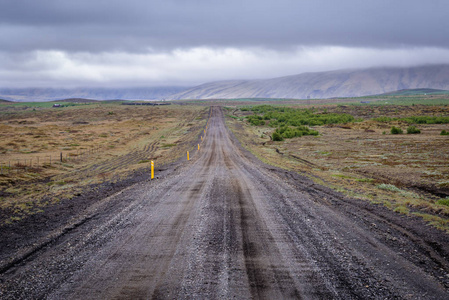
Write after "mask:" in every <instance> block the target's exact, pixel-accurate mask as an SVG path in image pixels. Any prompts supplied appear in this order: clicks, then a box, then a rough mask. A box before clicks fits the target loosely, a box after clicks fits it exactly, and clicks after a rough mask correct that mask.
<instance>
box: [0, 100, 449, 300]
mask: <svg viewBox="0 0 449 300" xmlns="http://www.w3.org/2000/svg"><path fill="white" fill-rule="evenodd" d="M163 174H165V175H163ZM163 174H162V173H161V175H158V173H156V176H159V178H158V179H156V180H153V181H151V182H149V181H144V182H140V183H138V184H135V185H133V186H131V187H129V188H127V189H125V190H123V191H121V192H119V193H117V194H115V195H113V196H111V197H107V198H105V199H102V200H100V201H98V202H97V203H96V204H95V205H94V206H92V207H91V208H90V209H89V210H88V211H86V212H84V214H83V215H82V216H80V217H79V220H78V221H77V222H75V223H74V224H72V225H71V226H68V227H66V228H64V229H63V230H61V231H60V232H58V233H54V236H55V237H54V238H53V239H52V240H51V242H49V243H47V244H45V245H44V246H42V247H40V248H37V249H36V251H34V252H33V253H31V254H30V255H27V256H26V257H24V258H23V259H22V260H19V261H17V262H15V263H14V264H11V265H9V266H7V267H5V268H3V270H2V272H1V274H0V276H1V277H0V298H1V299H18V298H28V299H36V298H48V299H229V298H237V299H250V298H254V299H259V298H260V299H284V298H294V299H295V298H296V299H301V298H303V299H391V298H402V299H448V298H449V293H448V282H449V281H448V280H449V278H448V274H449V266H448V260H447V256H446V255H447V253H448V239H447V236H446V235H445V234H443V233H441V232H438V231H437V230H435V229H432V228H429V227H426V226H424V224H423V223H420V222H419V221H418V220H415V219H411V218H406V217H404V216H399V215H397V214H395V213H392V212H389V211H388V210H386V209H383V208H382V207H376V206H373V205H370V204H366V203H362V202H358V201H356V200H350V199H346V198H344V197H342V196H341V195H338V194H337V193H335V192H333V191H331V190H328V189H326V188H324V187H322V186H318V185H315V184H313V182H312V181H310V180H309V179H307V178H306V177H302V176H300V175H298V174H293V173H290V172H287V171H284V170H281V169H277V168H274V167H271V166H267V165H264V164H263V163H262V162H260V161H258V160H257V159H256V158H254V157H253V156H252V155H250V154H249V153H247V152H246V151H245V150H243V148H242V147H241V146H240V144H239V143H238V141H236V139H235V138H234V137H233V135H232V133H230V132H229V131H228V129H227V128H226V126H225V123H224V117H223V112H222V110H221V109H220V107H212V108H211V115H210V119H209V124H208V128H207V135H206V137H205V139H204V142H203V143H202V145H201V150H200V151H199V152H198V153H196V154H195V155H194V157H193V158H192V159H191V160H190V161H188V162H187V161H186V162H183V163H181V164H178V165H176V166H174V167H173V168H172V169H170V170H166V171H165V173H163Z"/></svg>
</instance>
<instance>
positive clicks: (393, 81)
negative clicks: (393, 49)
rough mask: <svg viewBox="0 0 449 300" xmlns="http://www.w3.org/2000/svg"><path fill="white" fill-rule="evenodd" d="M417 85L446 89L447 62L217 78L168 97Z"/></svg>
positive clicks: (338, 93) (318, 94)
mask: <svg viewBox="0 0 449 300" xmlns="http://www.w3.org/2000/svg"><path fill="white" fill-rule="evenodd" d="M417 88H431V89H440V90H449V65H429V66H421V67H409V68H399V67H398V68H393V67H383V68H369V69H351V70H338V71H329V72H317V73H303V74H299V75H292V76H285V77H278V78H272V79H262V80H232V81H218V82H211V83H206V84H202V85H199V86H197V87H193V88H191V89H188V90H186V91H183V92H180V93H178V94H176V95H173V96H172V97H170V98H171V99H217V98H218V99H220V98H223V99H232V98H294V99H295V98H296V99H308V98H332V97H360V96H366V95H378V94H383V93H388V92H392V91H398V90H405V89H417Z"/></svg>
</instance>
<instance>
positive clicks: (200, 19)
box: [0, 0, 449, 52]
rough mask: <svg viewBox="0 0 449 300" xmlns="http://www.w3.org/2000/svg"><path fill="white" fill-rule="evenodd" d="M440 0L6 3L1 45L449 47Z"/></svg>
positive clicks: (1, 5) (0, 5) (0, 20)
mask: <svg viewBox="0 0 449 300" xmlns="http://www.w3.org/2000/svg"><path fill="white" fill-rule="evenodd" d="M448 11H449V2H448V1H440V0H431V1H416V0H407V1H404V0H396V1H391V0H388V1H386V0H377V1H360V0H345V1H331V0H327V1H324V0H309V1H304V0H302V1H301V0H296V1H293V0H277V1H264V0H258V1H252V0H251V1H234V0H231V1H211V0H208V1H206V0H198V1H173V0H172V1H167V0H164V1H144V0H142V1H138V0H127V1H111V0H108V1H105V0H102V1H79V0H78V1H61V0H53V1H49V0H40V1H35V0H31V1H30V0H26V1H23V0H22V1H12V0H11V1H8V0H2V1H1V2H0V45H1V46H0V47H1V48H0V49H1V50H3V51H30V50H35V49H38V50H48V49H59V50H64V51H69V52H70V51H88V52H101V51H147V49H149V48H151V49H154V50H161V49H166V50H168V49H173V48H189V47H199V46H211V47H251V46H256V47H264V48H288V47H294V46H298V45H302V46H319V45H334V46H335V45H336V46H348V47H380V48H390V47H410V46H411V47H421V46H426V47H442V48H446V47H449V39H448V38H447V36H449V18H447V12H448Z"/></svg>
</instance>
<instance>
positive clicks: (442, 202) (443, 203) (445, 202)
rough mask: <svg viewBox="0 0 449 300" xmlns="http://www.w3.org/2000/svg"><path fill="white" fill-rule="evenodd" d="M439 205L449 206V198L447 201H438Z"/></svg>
mask: <svg viewBox="0 0 449 300" xmlns="http://www.w3.org/2000/svg"><path fill="white" fill-rule="evenodd" d="M437 204H441V205H446V206H449V197H446V199H440V200H438V201H437Z"/></svg>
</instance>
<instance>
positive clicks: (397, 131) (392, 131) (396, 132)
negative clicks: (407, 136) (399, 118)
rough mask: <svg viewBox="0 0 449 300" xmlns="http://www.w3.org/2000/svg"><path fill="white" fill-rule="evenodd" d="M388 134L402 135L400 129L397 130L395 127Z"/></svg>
mask: <svg viewBox="0 0 449 300" xmlns="http://www.w3.org/2000/svg"><path fill="white" fill-rule="evenodd" d="M390 132H391V134H403V133H404V132H403V131H402V129H401V128H398V127H395V126H392V127H391V130H390Z"/></svg>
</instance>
